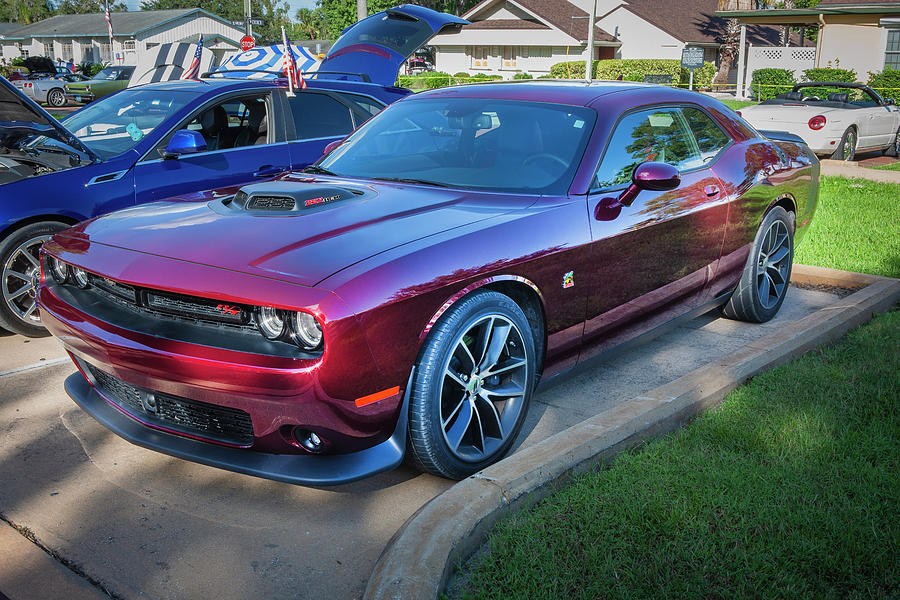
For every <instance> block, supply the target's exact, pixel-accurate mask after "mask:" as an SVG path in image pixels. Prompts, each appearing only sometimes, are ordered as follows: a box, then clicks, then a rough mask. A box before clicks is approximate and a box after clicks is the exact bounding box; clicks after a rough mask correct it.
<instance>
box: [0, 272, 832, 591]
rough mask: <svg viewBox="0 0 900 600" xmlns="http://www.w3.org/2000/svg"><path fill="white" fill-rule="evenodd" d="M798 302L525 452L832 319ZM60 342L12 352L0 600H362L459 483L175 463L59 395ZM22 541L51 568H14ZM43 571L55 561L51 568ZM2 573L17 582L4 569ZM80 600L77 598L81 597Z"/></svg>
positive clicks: (2, 411) (13, 343)
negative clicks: (411, 528)
mask: <svg viewBox="0 0 900 600" xmlns="http://www.w3.org/2000/svg"><path fill="white" fill-rule="evenodd" d="M835 299H836V297H835V296H834V295H832V294H831V293H828V292H824V291H816V290H805V289H798V288H792V289H791V290H790V293H789V295H788V297H787V300H786V302H785V304H784V306H783V308H782V310H781V313H780V314H779V316H778V317H777V318H776V319H775V320H773V321H771V322H770V323H767V324H764V325H748V324H744V323H738V322H735V321H728V320H725V319H720V318H717V316H716V314H710V315H706V316H702V317H698V318H696V319H694V320H693V321H690V322H688V323H686V324H684V325H682V326H680V327H677V328H676V329H674V330H673V331H671V332H669V333H667V334H665V335H663V336H662V337H659V338H657V339H655V340H654V341H652V342H650V343H648V344H646V345H644V346H642V347H639V348H636V349H633V350H630V351H628V352H626V353H624V354H621V355H619V356H618V357H616V358H615V359H613V360H607V361H605V362H602V363H599V364H594V365H589V366H587V367H585V368H581V369H579V370H578V372H575V373H570V374H568V375H564V376H563V377H562V378H557V379H556V380H554V381H552V382H551V383H550V384H549V385H548V386H545V387H544V388H542V389H541V390H540V391H539V393H538V394H537V395H536V397H535V398H534V403H533V404H532V406H531V410H530V412H529V418H528V421H527V422H526V426H525V428H524V430H523V437H524V441H523V442H522V444H523V445H529V444H532V443H535V442H537V441H540V440H542V439H544V438H546V437H547V436H549V435H552V434H554V433H557V432H559V431H562V430H563V429H565V428H567V427H569V426H571V425H573V424H576V423H578V422H580V421H582V420H584V419H585V418H587V417H589V416H592V415H595V414H597V413H599V412H601V411H603V410H605V409H607V408H609V407H611V406H613V405H615V403H617V402H620V401H623V400H626V399H628V398H631V397H633V396H635V395H638V394H641V393H643V392H645V391H647V390H650V389H653V388H654V387H656V386H658V385H661V384H663V383H666V382H668V381H671V380H673V379H675V378H677V377H680V376H681V375H684V374H685V373H687V372H689V371H691V370H693V369H695V368H697V367H699V366H701V365H704V364H707V363H709V362H710V361H712V360H715V359H717V358H720V357H723V356H725V355H727V354H729V353H730V352H733V351H734V350H737V349H739V348H740V347H741V346H743V345H745V344H747V343H749V342H751V341H753V340H756V339H759V338H762V337H764V336H766V335H768V334H770V333H772V332H773V331H774V330H776V329H778V328H779V327H782V326H783V325H784V324H786V323H788V322H791V321H793V320H796V319H799V318H802V317H803V316H806V315H807V314H810V313H811V312H813V311H815V310H817V309H819V308H821V307H823V306H826V305H828V304H830V303H832V302H833V301H834V300H835ZM73 370H74V369H73V367H72V366H71V364H70V363H69V362H68V361H67V360H66V359H65V357H64V356H63V353H62V351H61V348H60V346H59V345H58V343H57V342H56V341H55V340H53V339H52V338H45V339H40V340H27V339H25V338H22V337H20V336H13V335H8V334H6V335H3V336H2V337H0V431H2V435H0V515H2V518H3V519H4V520H5V521H6V522H7V523H0V528H3V529H4V533H5V534H6V535H5V536H4V535H0V598H2V594H6V595H7V596H9V598H11V600H29V599H30V598H41V599H43V598H46V597H48V596H47V595H46V594H47V589H48V587H47V586H49V585H50V583H51V580H52V579H53V577H54V575H53V574H52V573H51V572H50V570H51V569H50V567H48V566H47V564H48V563H50V564H51V565H54V566H55V567H56V568H57V570H58V569H59V565H60V564H61V565H64V566H65V569H62V570H63V571H64V572H65V574H66V576H67V577H70V578H72V579H74V580H76V581H75V583H77V584H78V585H80V586H81V587H80V588H79V589H80V590H81V591H80V592H78V594H82V596H81V597H85V598H87V597H98V598H99V597H105V596H106V594H108V595H109V596H111V597H113V598H121V599H137V598H154V599H175V598H212V597H216V598H220V599H222V600H228V599H232V598H233V599H240V600H246V599H247V598H268V597H283V598H340V599H345V598H346V599H351V598H359V597H361V596H362V594H363V591H364V589H365V584H366V581H367V578H368V576H369V574H370V573H371V571H372V568H373V566H374V564H375V562H376V560H377V559H378V556H379V555H380V554H381V552H382V550H383V549H384V547H385V545H386V544H387V543H388V541H389V540H390V538H391V536H392V535H394V533H395V532H396V531H397V529H398V528H399V527H400V526H401V525H402V524H403V523H404V522H405V521H406V520H407V519H408V518H409V517H410V516H411V515H412V514H413V513H415V512H416V511H417V510H418V509H419V508H420V507H421V506H422V505H423V504H425V503H426V502H427V501H429V500H430V499H431V498H433V497H434V496H435V495H437V494H438V493H440V492H441V491H443V490H444V489H446V488H447V487H449V486H450V485H451V483H452V482H449V481H447V480H443V479H440V478H436V477H432V476H428V475H421V474H419V473H417V472H414V471H412V470H410V469H408V468H405V467H403V468H400V469H397V470H395V471H393V472H390V473H386V474H383V475H380V476H377V477H373V478H370V479H368V480H365V481H362V482H357V483H355V484H351V485H345V486H339V487H334V488H321V489H316V488H304V487H298V486H291V485H286V484H281V483H275V482H270V481H265V480H262V479H255V478H252V477H248V476H244V475H238V474H234V473H230V472H226V471H219V470H216V469H213V468H210V467H205V466H202V465H196V464H193V463H188V462H185V461H181V460H178V459H174V458H169V457H167V456H163V455H160V454H156V453H153V452H151V451H148V450H144V449H141V448H138V447H136V446H133V445H131V444H129V443H127V442H125V441H123V440H121V439H119V438H118V437H116V436H115V435H113V434H111V433H109V432H108V431H107V430H106V429H104V428H103V427H101V426H100V425H98V424H97V423H96V422H95V421H93V419H91V418H90V417H89V416H87V414H85V413H84V412H82V411H81V410H80V409H79V408H78V407H77V406H76V405H75V404H74V403H73V402H72V401H71V400H70V399H69V398H68V397H67V396H66V394H65V392H64V391H63V380H64V379H65V378H66V377H67V376H68V375H69V374H70V373H72V372H73ZM9 524H13V525H15V526H16V527H17V528H18V529H19V530H20V531H21V533H23V534H25V535H27V536H29V537H30V539H31V540H32V541H28V544H29V548H31V549H32V550H33V551H34V552H37V553H38V554H41V552H40V551H39V550H37V546H36V545H35V544H39V545H40V546H41V547H42V548H44V549H46V550H47V551H49V552H51V553H52V554H53V555H54V558H52V559H50V560H45V561H43V562H41V561H35V562H33V563H23V564H25V565H26V566H22V567H20V568H16V567H15V566H14V563H10V562H9V561H5V560H4V558H3V557H4V555H5V556H7V557H9V556H13V555H18V554H19V552H14V551H12V550H11V547H12V544H14V543H16V544H20V543H21V539H22V538H21V536H19V537H16V536H18V534H15V536H13V537H12V538H11V537H10V536H9V533H10V531H11V529H12V528H11V527H10V525H9ZM41 556H43V557H44V558H45V559H46V558H48V557H47V556H46V555H44V554H41ZM4 563H5V564H6V566H5V567H4V566H3V565H4ZM70 597H71V598H73V600H74V599H75V598H77V597H79V596H78V595H75V596H70Z"/></svg>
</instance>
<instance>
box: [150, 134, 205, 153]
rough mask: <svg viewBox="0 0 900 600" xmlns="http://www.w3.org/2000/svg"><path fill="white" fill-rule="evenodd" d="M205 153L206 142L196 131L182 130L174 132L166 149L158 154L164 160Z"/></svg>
mask: <svg viewBox="0 0 900 600" xmlns="http://www.w3.org/2000/svg"><path fill="white" fill-rule="evenodd" d="M198 152H206V140H204V139H203V136H202V135H200V134H199V133H198V132H196V131H191V130H190V129H182V130H180V131H176V132H175V135H173V136H172V139H171V140H169V144H168V145H167V146H166V149H165V150H163V151H162V152H160V154H162V157H163V158H165V159H171V158H178V157H179V156H181V155H182V154H196V153H198Z"/></svg>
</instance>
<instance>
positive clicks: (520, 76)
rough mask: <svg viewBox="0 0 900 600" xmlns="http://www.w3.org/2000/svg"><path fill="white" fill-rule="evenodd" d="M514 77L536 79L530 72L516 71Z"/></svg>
mask: <svg viewBox="0 0 900 600" xmlns="http://www.w3.org/2000/svg"><path fill="white" fill-rule="evenodd" d="M513 79H534V77H532V76H531V75H530V74H528V73H516V74H515V75H513Z"/></svg>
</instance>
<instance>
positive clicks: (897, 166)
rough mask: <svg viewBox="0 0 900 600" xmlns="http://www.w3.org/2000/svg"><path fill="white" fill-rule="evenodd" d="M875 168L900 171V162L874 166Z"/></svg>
mask: <svg viewBox="0 0 900 600" xmlns="http://www.w3.org/2000/svg"><path fill="white" fill-rule="evenodd" d="M872 168H873V169H881V170H882V171H900V162H895V163H892V164H890V165H881V166H880V167H872Z"/></svg>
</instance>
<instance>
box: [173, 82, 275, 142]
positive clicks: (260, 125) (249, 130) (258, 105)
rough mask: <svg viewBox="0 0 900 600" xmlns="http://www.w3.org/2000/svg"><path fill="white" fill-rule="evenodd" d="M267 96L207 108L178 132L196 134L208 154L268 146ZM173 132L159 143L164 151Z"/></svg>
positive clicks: (234, 99)
mask: <svg viewBox="0 0 900 600" xmlns="http://www.w3.org/2000/svg"><path fill="white" fill-rule="evenodd" d="M268 113H269V111H268V106H267V102H266V96H264V95H263V96H249V97H242V98H232V99H230V100H226V101H225V102H222V103H220V104H216V105H214V106H207V107H205V108H203V110H201V111H200V112H198V113H196V114H195V115H194V116H193V118H192V119H190V120H189V121H188V122H187V123H186V124H184V125H183V126H182V127H180V128H179V129H189V130H191V131H196V132H197V133H199V134H200V135H202V136H203V139H204V140H206V149H207V151H208V152H213V151H215V150H228V149H230V148H242V147H244V146H258V145H262V144H266V143H268V139H269V126H268V123H269V118H268ZM172 135H174V132H172V133H171V134H169V135H168V136H166V137H165V139H163V141H162V142H160V144H159V146H158V148H165V147H166V146H167V145H168V143H169V140H170V139H171V138H172Z"/></svg>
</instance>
